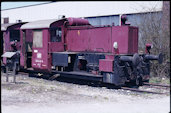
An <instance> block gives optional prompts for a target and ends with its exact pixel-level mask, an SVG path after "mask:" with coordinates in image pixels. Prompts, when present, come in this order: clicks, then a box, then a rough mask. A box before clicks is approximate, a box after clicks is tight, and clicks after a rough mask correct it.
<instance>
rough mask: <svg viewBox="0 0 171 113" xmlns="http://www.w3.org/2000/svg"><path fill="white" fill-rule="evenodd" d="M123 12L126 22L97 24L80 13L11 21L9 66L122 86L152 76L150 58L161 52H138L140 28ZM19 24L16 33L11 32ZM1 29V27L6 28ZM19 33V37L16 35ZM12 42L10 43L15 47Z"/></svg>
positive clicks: (6, 33)
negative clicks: (83, 17) (154, 53)
mask: <svg viewBox="0 0 171 113" xmlns="http://www.w3.org/2000/svg"><path fill="white" fill-rule="evenodd" d="M126 20H127V18H126V17H124V16H123V17H122V18H121V26H114V25H112V26H111V25H106V26H92V25H91V24H90V23H89V22H88V20H86V19H81V18H62V19H59V20H56V19H51V20H40V21H34V22H28V23H18V24H15V25H12V27H11V26H8V27H6V29H5V30H3V32H4V37H3V38H4V40H5V43H4V45H5V46H4V54H3V55H2V57H4V59H3V63H4V64H5V66H6V67H8V68H10V67H14V68H15V69H16V70H17V69H18V70H17V71H19V68H20V69H26V70H32V72H33V71H34V73H36V74H37V75H38V76H41V75H42V76H43V74H45V73H48V74H49V76H53V75H58V76H65V77H70V78H80V79H86V80H95V81H101V82H104V83H110V84H114V85H116V86H122V85H125V84H126V83H133V84H135V85H142V82H143V81H148V80H149V76H150V65H151V64H150V60H158V61H159V63H161V62H162V54H159V55H151V54H150V49H151V45H150V44H148V45H146V53H144V54H143V53H141V54H138V28H137V27H134V26H130V25H129V24H127V23H126ZM15 28H17V30H18V31H17V33H16V34H15V33H14V34H15V35H11V34H10V33H12V31H13V30H14V29H15ZM1 31H2V28H1ZM17 39H18V40H17ZM10 48H11V49H10Z"/></svg>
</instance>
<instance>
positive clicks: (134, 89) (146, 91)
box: [121, 87, 168, 95]
mask: <svg viewBox="0 0 171 113" xmlns="http://www.w3.org/2000/svg"><path fill="white" fill-rule="evenodd" d="M121 89H123V90H129V91H134V92H141V93H151V94H164V95H167V94H168V93H161V92H156V91H148V90H141V89H137V88H129V87H121Z"/></svg>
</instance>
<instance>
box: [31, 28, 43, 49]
mask: <svg viewBox="0 0 171 113" xmlns="http://www.w3.org/2000/svg"><path fill="white" fill-rule="evenodd" d="M42 34H43V33H42V30H34V31H33V47H36V48H41V47H43V37H42V36H43V35H42Z"/></svg>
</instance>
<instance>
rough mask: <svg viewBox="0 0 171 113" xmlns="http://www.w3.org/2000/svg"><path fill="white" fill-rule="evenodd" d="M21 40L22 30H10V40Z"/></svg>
mask: <svg viewBox="0 0 171 113" xmlns="http://www.w3.org/2000/svg"><path fill="white" fill-rule="evenodd" d="M15 40H17V41H18V42H19V41H20V31H19V30H11V31H10V41H15Z"/></svg>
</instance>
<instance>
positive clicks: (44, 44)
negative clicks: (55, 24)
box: [32, 29, 51, 71]
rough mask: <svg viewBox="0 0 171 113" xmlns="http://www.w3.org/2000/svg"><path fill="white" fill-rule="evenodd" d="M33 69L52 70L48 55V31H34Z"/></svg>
mask: <svg viewBox="0 0 171 113" xmlns="http://www.w3.org/2000/svg"><path fill="white" fill-rule="evenodd" d="M32 50H33V51H32V67H33V68H34V70H45V71H49V70H50V67H51V66H50V65H51V63H49V60H48V58H49V55H48V30H47V29H37V30H33V48H32Z"/></svg>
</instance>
